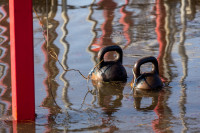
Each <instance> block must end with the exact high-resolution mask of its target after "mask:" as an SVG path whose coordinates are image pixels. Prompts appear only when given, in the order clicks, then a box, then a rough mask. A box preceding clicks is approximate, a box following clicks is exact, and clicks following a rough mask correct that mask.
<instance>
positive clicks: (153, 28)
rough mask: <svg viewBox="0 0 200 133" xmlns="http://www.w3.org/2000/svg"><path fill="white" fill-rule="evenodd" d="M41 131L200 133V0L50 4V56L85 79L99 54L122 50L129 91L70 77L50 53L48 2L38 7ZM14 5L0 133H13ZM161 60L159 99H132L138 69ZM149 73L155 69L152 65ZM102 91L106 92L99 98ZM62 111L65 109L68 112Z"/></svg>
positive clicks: (4, 20) (4, 54)
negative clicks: (142, 62)
mask: <svg viewBox="0 0 200 133" xmlns="http://www.w3.org/2000/svg"><path fill="white" fill-rule="evenodd" d="M33 8H34V9H35V10H36V12H37V15H38V16H39V18H40V20H41V23H42V24H43V25H44V29H42V27H41V24H40V22H39V20H38V17H37V16H36V14H35V13H34V12H33V24H34V57H35V96H36V114H37V117H36V122H35V124H23V123H22V124H20V125H19V127H20V128H19V129H20V131H23V132H25V131H27V129H28V131H32V132H198V131H200V124H199V123H200V113H199V111H200V108H199V102H198V101H199V100H198V99H199V97H200V91H199V89H200V82H199V79H200V76H199V73H200V69H199V66H200V61H199V58H200V53H199V50H200V46H199V45H198V44H199V42H200V39H199V38H200V32H199V28H200V24H199V16H200V11H199V10H200V2H199V1H198V0H174V1H170V0H165V1H164V0H156V1H154V0H145V1H141V0H101V1H95V0H84V1H83V0H76V1H74V0H58V1H56V0H51V1H50V0H49V1H48V21H49V25H48V29H49V49H51V48H52V49H53V50H54V51H55V53H56V54H57V55H58V59H59V60H60V62H61V63H62V65H63V66H64V67H65V68H66V69H67V68H69V69H70V68H74V69H78V70H80V71H81V72H82V74H83V75H84V76H87V75H88V73H89V72H90V70H91V69H92V68H93V67H94V66H95V65H96V63H97V62H98V61H97V52H98V50H99V49H100V48H101V47H103V46H106V45H111V44H115V45H119V46H120V47H122V48H123V52H124V56H123V65H124V66H125V69H126V70H127V74H128V81H127V83H126V84H121V85H117V87H118V88H121V91H117V90H116V89H115V88H116V86H115V85H110V84H108V85H104V86H103V87H102V86H98V85H97V84H95V83H92V82H91V81H89V82H88V83H87V80H85V79H84V78H83V77H82V76H81V75H80V74H79V73H78V72H74V71H64V70H63V68H62V66H61V65H60V64H59V63H58V62H57V61H55V60H54V59H53V58H51V56H50V55H49V54H48V51H47V49H46V43H45V40H44V36H43V34H44V33H43V31H44V30H45V29H46V27H47V25H46V10H47V8H46V2H45V1H39V0H33ZM8 9H9V5H8V0H1V2H0V58H1V61H0V71H1V72H0V77H1V78H0V81H1V82H0V88H1V91H0V93H1V97H0V109H1V110H0V117H1V119H2V120H1V121H0V130H1V132H12V131H13V123H12V122H9V121H6V120H5V119H9V117H10V116H11V115H12V114H11V112H12V111H11V83H10V52H9V47H10V42H9V16H8V15H9V14H8ZM145 56H155V57H156V58H157V59H158V62H159V70H160V77H161V78H162V80H163V81H164V82H165V87H164V89H163V90H162V91H160V92H156V93H148V94H146V93H142V94H138V93H134V94H133V92H131V86H130V82H131V81H132V78H133V74H132V68H133V66H134V63H135V62H136V61H137V60H138V59H140V58H142V57H145ZM143 70H144V71H145V70H148V65H147V66H144V68H143ZM98 88H101V89H100V90H101V91H98ZM53 98H54V99H55V101H56V103H57V105H58V106H59V107H60V108H62V109H61V110H60V109H59V107H58V106H57V105H56V103H55V102H54V100H53Z"/></svg>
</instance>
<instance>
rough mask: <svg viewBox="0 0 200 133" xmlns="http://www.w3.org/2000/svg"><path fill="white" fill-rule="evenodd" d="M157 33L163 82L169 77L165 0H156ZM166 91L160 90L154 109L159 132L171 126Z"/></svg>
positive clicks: (154, 124)
mask: <svg viewBox="0 0 200 133" xmlns="http://www.w3.org/2000/svg"><path fill="white" fill-rule="evenodd" d="M155 8H156V28H155V31H156V34H157V40H158V42H159V55H158V58H157V60H158V64H159V72H160V76H161V79H162V81H163V82H166V81H167V78H166V77H165V75H164V71H165V66H164V65H165V64H164V62H163V61H164V55H165V49H166V44H167V42H166V30H165V28H164V26H165V17H166V10H165V6H164V0H156V5H155ZM165 95H166V93H165V91H163V90H162V91H160V92H159V96H158V103H157V106H156V107H155V109H154V112H155V113H156V115H157V116H158V118H157V119H155V120H153V121H152V128H153V130H154V131H155V132H156V133H157V132H163V130H165V129H166V128H168V127H169V122H168V121H169V117H170V113H171V110H170V108H169V107H167V103H166V101H167V98H166V97H165Z"/></svg>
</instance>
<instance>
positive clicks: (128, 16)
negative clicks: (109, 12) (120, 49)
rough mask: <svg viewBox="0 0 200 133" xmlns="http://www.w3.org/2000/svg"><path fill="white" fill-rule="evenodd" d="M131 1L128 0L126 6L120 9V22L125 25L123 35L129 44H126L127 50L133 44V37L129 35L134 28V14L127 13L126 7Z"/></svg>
mask: <svg viewBox="0 0 200 133" xmlns="http://www.w3.org/2000/svg"><path fill="white" fill-rule="evenodd" d="M128 3H129V0H126V3H125V5H123V6H122V7H121V9H120V13H121V14H122V17H121V18H120V20H119V22H120V23H121V24H123V26H124V28H123V34H124V37H125V38H126V40H127V42H126V44H125V48H126V47H127V46H128V45H129V44H130V43H131V36H130V34H129V32H128V31H129V29H130V28H131V27H132V26H133V21H132V20H130V19H131V16H132V14H133V12H129V11H126V6H127V5H128Z"/></svg>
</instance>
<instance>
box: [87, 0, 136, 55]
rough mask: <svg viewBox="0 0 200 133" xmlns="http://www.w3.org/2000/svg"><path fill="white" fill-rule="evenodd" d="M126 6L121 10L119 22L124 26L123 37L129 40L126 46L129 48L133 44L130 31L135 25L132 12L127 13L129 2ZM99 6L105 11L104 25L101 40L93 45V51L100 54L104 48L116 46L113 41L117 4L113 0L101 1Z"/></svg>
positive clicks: (95, 41) (126, 0)
mask: <svg viewBox="0 0 200 133" xmlns="http://www.w3.org/2000/svg"><path fill="white" fill-rule="evenodd" d="M125 2H126V3H125V5H123V6H122V7H121V8H120V13H121V15H122V16H121V18H120V20H119V22H120V23H121V24H122V25H123V35H124V37H125V39H126V40H127V43H126V44H125V46H126V47H127V46H128V45H129V44H130V43H131V36H130V34H129V32H128V31H129V29H130V27H131V26H132V25H133V21H132V20H130V18H131V15H132V12H128V11H126V6H127V5H128V4H129V0H125ZM97 5H98V6H99V7H100V8H102V9H103V15H104V20H105V21H104V23H103V24H102V26H101V31H102V35H101V37H100V38H95V39H94V41H93V44H92V48H91V50H92V51H94V52H98V51H99V50H100V49H101V48H102V47H104V46H108V45H116V43H114V42H113V41H112V37H111V35H112V33H113V25H112V23H113V20H114V17H115V15H114V11H115V9H116V8H117V3H116V2H114V1H113V0H101V1H100V2H98V3H97Z"/></svg>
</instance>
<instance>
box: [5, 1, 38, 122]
mask: <svg viewBox="0 0 200 133" xmlns="http://www.w3.org/2000/svg"><path fill="white" fill-rule="evenodd" d="M9 11H10V51H11V83H12V113H13V114H12V115H13V118H14V120H17V121H26V120H33V121H34V120H35V94H34V58H33V57H34V56H33V16H32V0H9Z"/></svg>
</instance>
